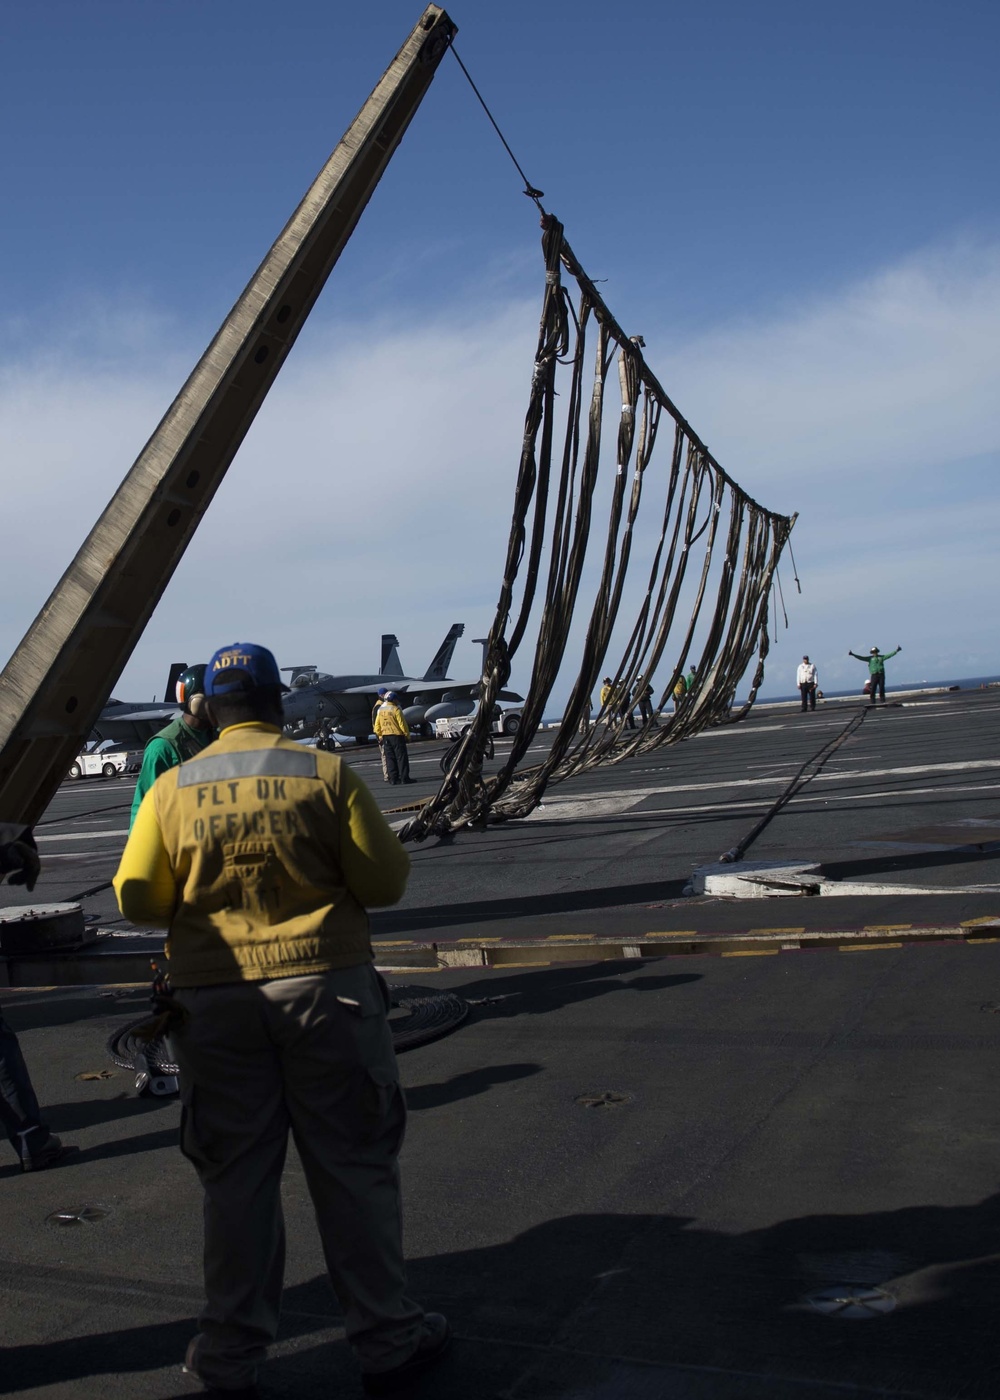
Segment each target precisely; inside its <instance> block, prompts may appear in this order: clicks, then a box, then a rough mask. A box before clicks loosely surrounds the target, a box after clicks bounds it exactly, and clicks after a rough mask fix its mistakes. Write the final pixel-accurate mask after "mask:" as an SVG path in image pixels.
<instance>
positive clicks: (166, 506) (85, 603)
mask: <svg viewBox="0 0 1000 1400" xmlns="http://www.w3.org/2000/svg"><path fill="white" fill-rule="evenodd" d="M455 33H456V26H455V25H454V24H453V23H452V21H451V19H450V18H449V16H448V15H447V13H446V12H445V11H444V10H443V9H441V8H440V7H439V6H437V5H428V6H427V8H426V10H425V11H424V13H423V15H422V16H421V18H420V20H419V21H418V23H417V25H416V26H415V28H414V29H413V32H412V33H411V34H410V36H409V38H408V39H407V40H406V42H405V43H404V44H403V46H402V48H401V49H400V50H399V53H398V54H397V55H396V57H395V59H394V60H393V62H392V63H391V64H390V65H389V67H388V68H387V69H386V71H385V73H384V75H383V76H382V78H381V80H380V81H379V83H378V84H377V86H376V87H375V89H374V91H373V92H372V94H371V96H370V97H369V98H368V100H367V102H366V103H365V105H364V106H363V107H362V109H361V111H360V112H359V113H358V115H357V117H356V118H355V119H354V121H353V122H352V123H351V125H350V127H349V128H348V130H347V131H346V133H345V134H344V136H343V138H342V140H341V141H340V143H339V144H338V146H337V148H336V150H335V151H334V152H333V154H332V155H331V157H330V159H329V160H328V161H327V163H326V165H324V167H323V169H322V170H321V171H320V173H319V175H318V176H317V177H316V179H315V180H314V182H313V184H312V185H311V186H310V188H309V190H308V191H307V193H306V195H305V197H304V199H303V200H302V202H301V203H300V205H299V207H298V208H297V209H296V211H295V213H294V214H293V215H292V217H291V218H290V219H289V221H288V223H287V224H286V225H285V227H284V229H283V230H282V232H281V233H280V234H279V236H278V238H277V240H276V241H275V243H274V245H273V246H272V248H271V250H270V252H269V253H268V254H267V256H266V257H265V258H264V261H263V262H262V263H261V265H260V267H259V268H258V269H257V271H256V272H255V273H254V275H253V277H252V278H251V280H250V282H249V284H248V285H247V287H246V290H245V291H244V292H243V294H242V296H241V297H240V298H239V300H238V301H237V303H236V305H235V306H234V307H233V309H232V311H231V312H230V313H229V315H228V316H227V317H226V319H225V321H224V322H223V324H222V326H221V327H220V329H219V331H218V332H217V334H216V335H215V337H214V338H213V340H212V342H211V344H210V345H209V347H208V349H207V350H206V351H205V353H204V355H202V357H201V359H200V360H199V361H198V363H197V365H196V366H195V368H194V370H193V371H192V373H191V375H190V376H189V378H188V380H187V382H186V383H185V384H184V386H183V388H182V389H181V391H180V393H179V394H178V395H177V397H176V398H175V399H174V402H173V403H172V404H171V406H170V408H169V409H168V410H167V412H166V414H165V415H164V417H163V419H162V420H161V422H160V424H159V426H158V427H157V429H156V431H155V432H154V433H153V435H152V437H151V438H150V439H149V441H148V442H147V444H146V446H145V447H144V448H143V449H142V451H141V452H140V454H139V456H138V458H137V459H136V461H135V463H134V464H133V466H132V467H131V468H130V469H129V472H128V474H127V475H126V477H125V479H124V480H123V481H122V483H121V485H120V486H119V488H118V490H117V491H116V492H115V494H114V496H113V497H112V498H111V501H110V502H109V503H108V505H107V507H106V508H105V510H104V512H103V513H102V515H101V516H100V519H99V520H98V521H97V524H96V525H95V526H94V528H93V529H92V530H91V532H90V534H89V535H88V536H87V539H86V540H85V541H84V543H83V544H82V546H81V547H80V549H79V551H78V553H77V555H76V558H75V559H74V560H73V562H72V563H71V564H70V566H69V568H68V569H67V570H66V572H65V573H64V574H63V576H62V578H61V579H60V581H59V583H58V584H57V585H56V587H55V589H54V590H53V592H52V594H51V596H50V597H49V599H48V602H47V603H46V604H45V606H44V607H43V608H42V610H41V612H40V613H39V614H38V616H37V617H36V618H35V620H34V622H33V623H32V624H31V627H30V628H29V629H28V632H27V633H26V635H25V637H24V639H23V640H22V641H21V643H20V645H19V646H18V647H17V649H16V651H15V652H14V654H13V655H12V656H11V658H10V660H9V661H8V663H7V665H6V667H5V668H4V671H3V673H2V674H0V818H2V819H3V820H5V821H17V822H24V823H32V822H34V821H36V820H37V819H38V818H39V817H40V816H41V814H42V812H43V811H44V810H45V808H46V807H47V806H48V804H49V802H50V800H51V798H52V796H53V794H54V793H55V790H56V788H57V787H58V786H59V783H60V782H61V781H62V780H63V778H64V777H65V776H66V773H67V771H68V769H69V766H70V764H71V762H72V761H73V759H74V758H75V757H76V755H77V753H78V752H79V751H80V748H81V747H82V745H83V742H84V740H85V739H86V737H87V735H88V734H89V732H90V730H91V728H92V726H93V724H94V721H95V720H96V719H97V716H98V714H99V713H100V710H101V707H102V705H103V704H104V702H105V700H106V698H107V695H108V693H109V691H110V689H111V687H112V686H113V685H114V683H115V682H116V681H117V679H118V677H119V676H120V675H121V672H122V670H123V669H124V667H125V664H126V662H127V661H128V658H129V656H130V655H131V654H132V651H133V649H134V647H135V645H136V643H137V642H138V640H139V637H140V636H141V634H142V631H143V629H144V627H145V626H146V623H147V622H148V621H149V618H150V615H151V614H152V612H153V609H154V608H155V606H156V604H157V602H158V601H159V598H160V596H161V594H162V593H163V590H164V589H165V588H166V586H167V584H168V583H169V581H170V579H171V577H172V575H173V572H174V570H175V569H176V567H177V565H178V564H179V562H180V560H181V558H182V556H183V554H184V551H185V549H186V548H187V546H188V544H189V543H190V541H191V538H192V536H193V535H194V532H195V530H196V529H197V527H198V522H199V521H200V520H201V517H202V515H203V514H204V512H205V510H206V509H207V508H208V505H209V503H210V502H211V500H212V497H213V496H214V495H215V492H216V490H217V489H218V487H219V484H220V482H221V481H222V479H223V477H224V476H225V474H226V470H227V468H228V467H229V464H230V462H231V461H232V460H233V457H234V456H235V455H236V451H237V449H238V448H239V446H240V443H241V442H242V441H243V438H244V437H245V436H246V433H247V431H248V429H249V428H250V425H251V423H252V422H253V420H254V417H255V416H256V413H257V410H258V409H259V408H260V406H261V404H262V403H263V401H264V398H265V396H266V395H267V392H268V390H269V389H270V387H271V385H272V384H273V383H274V380H275V377H276V376H277V373H278V371H279V369H280V368H281V366H282V364H283V363H284V360H285V356H286V355H287V354H288V352H289V350H290V349H291V347H292V345H293V344H294V342H295V338H296V336H297V335H298V333H299V331H300V330H301V329H302V326H303V324H304V323H305V320H306V317H307V316H308V315H309V312H310V311H311V309H312V307H313V304H314V302H315V301H316V298H317V297H318V296H319V294H320V292H321V290H322V288H323V285H324V283H325V282H326V279H327V277H328V276H329V275H330V272H331V270H332V268H333V267H334V265H335V263H336V261H337V259H338V258H339V256H340V254H341V252H342V251H343V249H344V246H345V245H346V243H347V241H348V239H349V238H350V236H351V234H352V232H353V231H354V227H355V225H356V224H357V222H358V219H359V218H360V217H361V214H362V212H363V210H364V208H365V206H366V205H367V203H368V200H369V199H370V197H371V195H372V192H373V191H374V189H375V186H376V185H377V184H378V182H379V180H380V178H381V176H382V173H383V171H384V170H385V168H386V166H387V165H388V163H389V161H390V159H391V158H392V155H393V153H394V151H395V150H396V147H397V146H398V145H399V142H400V141H401V140H402V137H403V134H404V132H405V131H406V128H407V126H408V125H409V123H410V120H411V118H412V117H413V114H414V113H415V111H416V110H417V107H418V106H419V105H420V102H421V99H422V98H423V96H424V93H425V92H426V91H427V88H428V87H429V86H430V83H431V81H432V79H433V77H434V74H435V72H436V70H437V67H438V64H439V63H440V61H441V59H442V57H443V56H444V54H445V52H446V50H447V48H448V45H449V44H450V42H451V40H452V38H453V36H454V34H455Z"/></svg>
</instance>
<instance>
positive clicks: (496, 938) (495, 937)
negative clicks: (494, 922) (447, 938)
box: [455, 934, 503, 943]
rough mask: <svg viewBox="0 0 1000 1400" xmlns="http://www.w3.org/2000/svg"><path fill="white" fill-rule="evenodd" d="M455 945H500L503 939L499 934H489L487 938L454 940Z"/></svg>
mask: <svg viewBox="0 0 1000 1400" xmlns="http://www.w3.org/2000/svg"><path fill="white" fill-rule="evenodd" d="M455 942H456V943H502V942H503V939H502V938H501V937H500V935H499V934H496V935H493V934H490V936H489V938H483V937H479V938H456V939H455Z"/></svg>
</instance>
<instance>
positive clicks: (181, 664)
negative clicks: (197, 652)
mask: <svg viewBox="0 0 1000 1400" xmlns="http://www.w3.org/2000/svg"><path fill="white" fill-rule="evenodd" d="M187 668H188V664H187V662H186V661H171V663H170V670H169V671H168V672H167V689H166V692H165V693H164V696H163V703H164V705H176V704H177V691H176V689H175V686H176V685H177V677H178V676H182V675H183V674H184V672H185V671H186V670H187Z"/></svg>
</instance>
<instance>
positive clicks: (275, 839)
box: [151, 727, 372, 987]
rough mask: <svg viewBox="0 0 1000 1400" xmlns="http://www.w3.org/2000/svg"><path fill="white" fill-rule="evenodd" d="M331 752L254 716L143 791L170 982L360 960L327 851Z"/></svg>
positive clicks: (345, 895)
mask: <svg viewBox="0 0 1000 1400" xmlns="http://www.w3.org/2000/svg"><path fill="white" fill-rule="evenodd" d="M342 771H343V770H342V766H341V760H340V759H339V758H338V757H336V756H335V755H334V754H329V753H320V752H317V751H316V750H314V749H305V748H302V747H301V746H300V745H298V744H293V743H291V742H290V741H289V740H286V739H283V738H282V737H281V736H280V735H279V734H277V733H275V734H269V733H267V732H262V731H261V730H260V729H259V728H255V727H245V728H241V727H234V728H233V729H231V730H227V731H226V733H224V734H223V735H222V737H221V738H220V739H219V740H217V742H216V743H215V744H213V745H212V746H211V748H210V749H208V750H206V752H205V753H203V754H200V755H198V756H197V757H195V758H192V759H190V760H189V761H188V762H187V763H185V764H183V765H182V766H181V767H179V768H172V769H170V770H169V771H168V772H166V773H164V774H162V775H161V776H160V777H159V778H158V779H157V781H156V783H155V785H154V787H153V789H152V794H151V800H152V801H153V803H154V808H155V812H156V819H157V825H158V826H159V829H160V834H161V836H162V839H163V844H164V847H165V849H166V852H167V854H168V856H169V858H170V863H171V866H172V869H173V872H174V878H175V881H176V884H177V890H178V902H177V906H176V910H175V913H174V916H173V919H172V920H171V923H170V935H169V940H168V944H167V956H168V957H169V959H170V978H171V981H172V983H173V985H174V986H175V987H196V986H208V985H213V984H219V983H224V982H239V981H256V980H263V979H267V978H272V977H290V976H305V975H306V974H307V973H314V972H326V971H328V970H330V969H331V968H338V967H354V966H357V965H358V964H359V963H364V962H368V961H370V959H371V956H372V952H371V943H370V940H369V936H368V916H367V914H366V913H365V910H364V909H363V908H362V906H361V905H360V904H359V903H358V901H357V900H356V899H355V898H354V896H353V895H352V894H351V892H350V890H349V889H348V888H347V884H346V881H345V879H344V874H343V871H342V869H341V866H340V862H339V860H338V851H339V847H340V819H339V815H338V802H339V801H340V799H341V774H342Z"/></svg>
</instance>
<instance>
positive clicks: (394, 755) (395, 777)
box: [375, 690, 415, 783]
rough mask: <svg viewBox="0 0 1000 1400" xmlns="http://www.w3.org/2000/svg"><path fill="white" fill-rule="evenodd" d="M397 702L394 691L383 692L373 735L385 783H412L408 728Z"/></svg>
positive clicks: (376, 712) (397, 698) (376, 714)
mask: <svg viewBox="0 0 1000 1400" xmlns="http://www.w3.org/2000/svg"><path fill="white" fill-rule="evenodd" d="M398 701H399V696H398V695H397V693H396V692H395V691H394V690H387V691H386V692H385V697H384V699H383V700H382V703H381V705H379V707H378V709H377V710H376V711H375V733H376V735H377V736H378V742H379V747H380V748H381V750H382V772H383V774H384V776H385V780H386V782H387V783H412V782H414V781H415V780H414V779H413V778H411V777H410V756H409V754H408V753H407V752H406V741H407V740H408V739H409V737H410V726H409V725H408V724H407V722H406V717H405V716H404V714H403V711H402V710H401V709H400V708H399V704H398Z"/></svg>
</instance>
